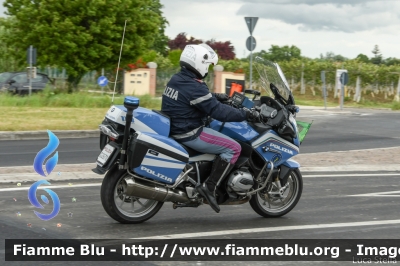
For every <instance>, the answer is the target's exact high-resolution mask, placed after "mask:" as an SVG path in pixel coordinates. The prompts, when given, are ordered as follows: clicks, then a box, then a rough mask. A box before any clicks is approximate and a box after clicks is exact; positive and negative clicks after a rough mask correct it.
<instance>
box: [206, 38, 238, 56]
mask: <svg viewBox="0 0 400 266" xmlns="http://www.w3.org/2000/svg"><path fill="white" fill-rule="evenodd" d="M206 44H208V45H209V46H210V47H211V48H213V49H214V51H215V52H216V53H217V54H218V58H220V59H223V60H232V59H235V52H234V50H235V48H234V47H233V45H232V43H231V42H230V41H227V42H217V41H215V40H214V39H211V40H210V41H207V42H206Z"/></svg>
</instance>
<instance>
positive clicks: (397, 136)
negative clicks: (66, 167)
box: [0, 109, 400, 167]
mask: <svg viewBox="0 0 400 266" xmlns="http://www.w3.org/2000/svg"><path fill="white" fill-rule="evenodd" d="M297 119H298V120H299V121H307V122H311V121H314V123H313V125H312V127H311V129H310V131H309V133H308V134H307V137H306V139H305V141H304V142H303V144H302V146H301V147H300V152H301V153H312V152H324V151H345V150H358V149H369V148H384V147H394V146H400V112H388V111H383V110H376V111H372V110H357V109H346V110H345V111H344V112H340V111H335V112H332V111H323V110H318V111H313V110H308V109H307V110H302V111H301V112H300V113H299V115H298V118H297ZM47 143H48V141H47V140H23V141H21V140H19V141H0V167H5V166H25V165H32V164H33V160H34V158H35V156H36V154H37V152H38V151H39V150H41V149H42V148H43V147H45V146H46V145H47ZM57 151H58V152H59V161H58V163H60V164H75V163H92V162H95V160H96V159H97V156H98V155H99V153H100V148H99V140H98V138H83V139H62V140H61V141H60V145H59V148H58V149H57Z"/></svg>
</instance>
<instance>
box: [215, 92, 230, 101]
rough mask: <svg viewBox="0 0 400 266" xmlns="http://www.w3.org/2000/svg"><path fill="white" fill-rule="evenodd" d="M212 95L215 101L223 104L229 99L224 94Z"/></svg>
mask: <svg viewBox="0 0 400 266" xmlns="http://www.w3.org/2000/svg"><path fill="white" fill-rule="evenodd" d="M214 95H215V98H217V100H218V101H220V102H225V101H227V100H228V99H229V96H228V94H226V93H214Z"/></svg>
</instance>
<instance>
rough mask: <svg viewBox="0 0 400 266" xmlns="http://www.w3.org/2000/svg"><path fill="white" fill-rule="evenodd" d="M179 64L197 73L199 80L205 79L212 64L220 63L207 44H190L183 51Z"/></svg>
mask: <svg viewBox="0 0 400 266" xmlns="http://www.w3.org/2000/svg"><path fill="white" fill-rule="evenodd" d="M179 63H180V65H181V66H182V67H186V68H187V69H188V70H190V71H192V72H193V73H195V74H196V76H197V77H198V78H200V79H203V78H205V77H206V76H207V74H208V67H209V66H210V64H213V65H216V64H217V63H218V55H217V54H216V53H215V51H214V50H213V49H212V48H211V47H210V46H208V45H207V44H205V43H202V44H199V45H197V44H188V45H186V46H185V49H183V51H182V54H181V58H180V61H179Z"/></svg>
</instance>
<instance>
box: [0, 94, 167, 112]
mask: <svg viewBox="0 0 400 266" xmlns="http://www.w3.org/2000/svg"><path fill="white" fill-rule="evenodd" d="M138 98H139V99H140V106H143V107H146V108H151V109H157V108H158V109H159V108H160V107H161V100H159V99H153V98H152V97H151V96H149V95H144V96H138ZM111 100H112V95H108V94H104V95H100V94H97V93H96V94H91V93H87V92H78V93H72V94H68V93H54V92H51V91H48V90H46V91H44V92H41V93H34V94H32V95H31V96H30V97H29V96H27V95H26V96H18V95H10V94H0V106H21V107H73V108H105V107H110V105H111ZM123 101H124V96H121V95H116V96H115V97H114V104H123Z"/></svg>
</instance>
